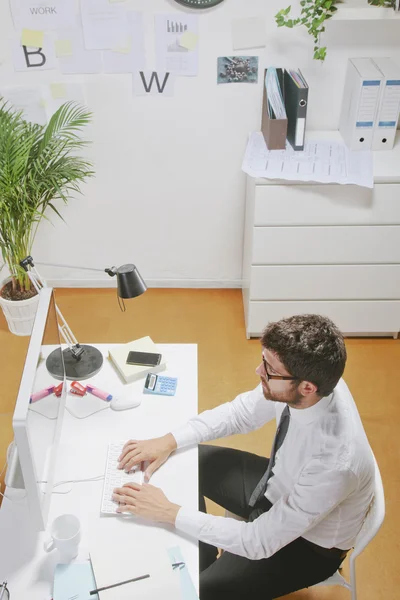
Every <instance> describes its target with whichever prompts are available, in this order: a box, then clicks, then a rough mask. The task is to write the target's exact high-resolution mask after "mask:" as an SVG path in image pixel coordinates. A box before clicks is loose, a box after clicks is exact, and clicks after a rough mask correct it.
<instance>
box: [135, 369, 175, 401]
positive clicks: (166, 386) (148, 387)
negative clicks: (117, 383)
mask: <svg viewBox="0 0 400 600" xmlns="http://www.w3.org/2000/svg"><path fill="white" fill-rule="evenodd" d="M177 385H178V379H177V378H176V377H165V376H163V375H156V374H155V373H149V374H148V375H147V377H146V382H145V384H144V389H143V392H144V393H145V394H161V395H162V396H174V395H175V392H176V386H177Z"/></svg>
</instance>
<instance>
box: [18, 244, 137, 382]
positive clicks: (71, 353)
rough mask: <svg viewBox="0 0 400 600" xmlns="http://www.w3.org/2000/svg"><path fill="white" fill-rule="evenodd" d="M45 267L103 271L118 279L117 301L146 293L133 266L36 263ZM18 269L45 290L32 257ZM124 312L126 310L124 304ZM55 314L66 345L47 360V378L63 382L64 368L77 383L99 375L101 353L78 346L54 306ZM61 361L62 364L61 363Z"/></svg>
mask: <svg viewBox="0 0 400 600" xmlns="http://www.w3.org/2000/svg"><path fill="white" fill-rule="evenodd" d="M39 264H41V265H44V266H48V267H67V268H71V269H84V270H86V271H100V272H102V273H103V272H104V271H105V272H106V273H107V274H108V275H110V277H115V276H117V294H118V301H120V298H121V299H122V302H123V300H124V299H128V298H136V297H137V296H140V295H141V294H143V292H145V291H146V290H147V286H146V284H145V282H144V281H143V279H142V277H141V275H140V273H139V271H138V270H137V268H136V267H135V265H131V264H128V265H122V267H118V268H116V267H111V268H108V269H92V268H88V267H74V266H72V265H57V264H52V263H39ZM20 265H21V267H23V268H24V269H25V271H26V272H27V274H28V277H29V279H30V280H31V282H32V285H33V287H34V288H35V290H36V291H37V293H38V294H39V293H40V290H41V289H42V288H43V287H47V283H46V281H45V280H44V279H43V277H42V276H41V275H39V273H38V271H37V270H36V267H35V265H34V263H33V259H32V257H31V256H27V257H26V258H24V260H21V262H20ZM123 306H124V310H125V305H123ZM56 311H57V315H58V317H59V319H60V321H61V324H60V323H59V324H58V328H59V330H60V334H61V336H62V338H63V339H64V341H65V343H66V344H67V346H68V348H66V349H65V350H63V353H62V354H63V356H62V357H61V354H60V351H59V349H56V350H54V351H53V352H52V353H51V354H50V355H49V356H48V358H47V360H46V368H47V370H48V372H49V373H50V375H52V377H54V378H55V379H59V380H62V379H64V368H65V374H66V377H67V379H70V380H72V381H79V380H81V379H89V377H93V376H94V375H96V373H98V372H99V371H100V369H101V367H102V364H103V355H102V353H101V352H100V351H99V350H98V349H97V348H95V347H94V346H89V345H87V344H79V342H78V340H77V339H76V337H75V336H74V334H73V333H72V331H71V328H70V327H69V325H68V323H67V321H66V320H65V319H64V317H63V315H62V313H61V311H60V309H59V308H58V306H57V304H56ZM63 362H64V364H63Z"/></svg>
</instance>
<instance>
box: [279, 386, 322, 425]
mask: <svg viewBox="0 0 400 600" xmlns="http://www.w3.org/2000/svg"><path fill="white" fill-rule="evenodd" d="M332 398H333V393H332V394H330V395H329V396H324V397H323V398H321V400H319V401H318V402H317V403H316V404H314V406H310V407H309V408H292V407H291V406H290V407H289V411H290V417H291V418H293V420H294V421H296V422H297V423H300V424H301V425H308V423H312V422H313V421H315V420H316V419H318V417H320V416H321V415H322V414H324V412H325V411H326V409H327V407H328V406H329V404H330V403H331V401H332Z"/></svg>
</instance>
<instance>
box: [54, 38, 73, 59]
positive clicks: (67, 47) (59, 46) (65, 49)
mask: <svg viewBox="0 0 400 600" xmlns="http://www.w3.org/2000/svg"><path fill="white" fill-rule="evenodd" d="M54 46H55V49H56V56H57V58H61V57H63V56H72V44H71V40H56V41H55V42H54Z"/></svg>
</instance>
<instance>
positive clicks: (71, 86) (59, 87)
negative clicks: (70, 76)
mask: <svg viewBox="0 0 400 600" xmlns="http://www.w3.org/2000/svg"><path fill="white" fill-rule="evenodd" d="M43 96H44V99H45V101H46V113H47V119H48V120H50V118H51V117H52V115H53V114H54V113H55V112H56V110H58V109H59V108H60V106H62V105H63V104H65V103H66V102H70V101H73V102H77V103H78V104H80V105H81V106H84V105H85V104H86V98H85V94H84V90H83V85H82V84H81V83H75V82H69V81H54V82H53V83H50V85H48V86H44V89H43ZM85 133H86V131H85Z"/></svg>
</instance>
